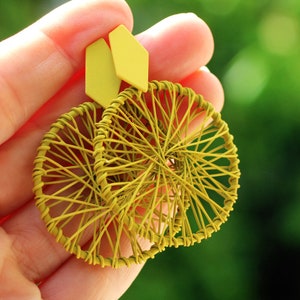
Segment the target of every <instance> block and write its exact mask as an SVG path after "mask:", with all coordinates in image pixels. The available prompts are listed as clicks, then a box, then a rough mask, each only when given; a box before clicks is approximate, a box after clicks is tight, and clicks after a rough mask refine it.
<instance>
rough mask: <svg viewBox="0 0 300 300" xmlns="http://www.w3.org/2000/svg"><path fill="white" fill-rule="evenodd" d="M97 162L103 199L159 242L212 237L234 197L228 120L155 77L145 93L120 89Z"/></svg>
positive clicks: (103, 127)
mask: <svg viewBox="0 0 300 300" xmlns="http://www.w3.org/2000/svg"><path fill="white" fill-rule="evenodd" d="M199 123H200V124H199ZM191 124H194V125H196V124H197V128H194V129H192V130H191ZM95 159H96V162H95V165H94V167H95V173H96V175H97V178H98V182H99V185H100V186H101V189H102V191H103V194H104V197H103V198H104V201H105V202H106V203H108V204H109V203H113V205H112V206H111V207H112V208H113V210H114V212H115V213H119V214H120V213H121V214H122V217H123V220H124V222H125V223H126V224H127V225H128V226H130V227H132V228H133V229H134V230H135V231H136V233H137V234H138V235H141V236H143V237H145V238H147V239H149V240H150V241H151V242H154V243H157V244H158V245H160V246H161V247H165V246H175V247H178V246H180V245H184V246H190V245H192V244H194V243H195V242H200V241H201V240H202V239H204V238H207V237H209V236H210V235H211V234H212V233H213V232H214V231H217V230H218V229H219V228H220V225H221V224H222V223H224V222H225V221H226V220H227V217H228V215H229V213H230V211H231V210H232V206H233V204H234V203H235V201H236V199H237V189H238V187H239V185H238V178H239V175H240V172H239V169H238V158H237V149H236V147H235V145H234V144H233V138H232V136H231V135H230V134H229V131H228V126H227V124H226V123H225V122H224V121H223V120H222V119H221V116H220V114H219V113H217V112H215V111H214V109H213V107H212V106H211V105H210V104H209V103H208V102H206V101H205V100H204V99H203V98H202V97H201V96H200V95H197V94H195V93H194V92H193V91H192V90H191V89H188V88H183V87H182V86H180V85H179V84H173V83H170V82H166V81H165V82H157V81H154V82H151V83H149V89H148V93H142V92H141V91H138V90H136V89H135V88H129V89H127V90H125V91H124V92H122V93H120V94H119V96H118V98H117V99H115V100H114V101H113V102H112V103H111V105H110V107H109V108H108V109H106V110H105V111H104V113H103V118H102V119H101V121H100V122H99V124H98V131H97V135H96V137H95ZM115 178H117V180H115Z"/></svg>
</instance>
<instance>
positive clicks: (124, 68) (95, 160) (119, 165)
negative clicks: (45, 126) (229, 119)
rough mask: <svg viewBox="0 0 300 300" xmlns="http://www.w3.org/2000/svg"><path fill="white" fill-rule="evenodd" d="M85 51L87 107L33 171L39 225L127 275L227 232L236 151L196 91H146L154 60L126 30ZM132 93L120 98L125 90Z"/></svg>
mask: <svg viewBox="0 0 300 300" xmlns="http://www.w3.org/2000/svg"><path fill="white" fill-rule="evenodd" d="M109 42H110V47H109V46H108V44H107V43H106V42H105V40H104V39H100V40H98V41H96V42H95V43H93V44H92V45H90V46H89V47H88V48H87V51H86V93H87V95H89V96H90V97H91V98H92V99H93V100H94V101H93V102H86V103H83V104H82V105H80V106H78V107H76V108H73V109H72V110H71V111H70V112H68V113H65V114H64V115H62V116H61V117H60V118H59V119H58V120H57V121H56V122H55V123H54V124H52V126H51V129H50V130H49V132H48V133H46V134H45V136H44V138H43V140H42V142H41V145H40V147H39V149H38V153H37V156H36V159H35V162H34V165H35V167H34V172H33V179H34V192H35V195H36V204H37V206H38V208H39V209H40V211H41V216H42V219H43V220H44V221H45V223H46V226H47V228H48V230H49V232H51V233H52V234H53V235H55V236H56V239H57V241H58V242H60V243H62V244H63V245H64V247H65V248H66V250H67V251H69V252H70V253H73V254H75V255H76V256H77V257H78V258H82V259H84V260H85V261H87V262H88V263H90V264H99V265H101V266H103V267H104V266H112V267H115V268H117V267H120V266H124V265H126V266H128V265H130V264H132V263H141V262H143V261H146V260H147V259H148V258H153V257H154V256H155V255H156V254H157V253H158V252H161V251H163V250H164V249H165V248H166V247H170V246H174V247H178V246H191V245H193V244H194V243H199V242H200V241H201V240H202V239H205V238H208V237H210V235H211V234H212V233H213V232H214V231H216V230H218V229H219V228H220V225H221V224H222V223H224V222H225V221H226V220H227V218H228V216H229V213H230V211H231V210H232V209H233V204H234V203H235V201H236V199H237V190H238V187H239V184H238V180H239V176H240V171H239V168H238V163H239V160H238V155H237V148H236V146H235V145H234V143H233V137H232V135H231V134H230V133H229V130H228V126H227V124H226V123H225V121H223V120H222V119H221V115H220V114H219V113H217V112H216V111H215V110H214V108H213V107H212V105H211V104H209V103H208V102H207V101H205V100H204V99H203V97H202V96H201V95H198V94H196V93H195V92H194V91H193V90H191V89H189V88H186V87H182V86H181V85H180V84H176V83H171V82H168V81H161V82H159V81H152V82H148V53H147V51H146V50H145V49H144V48H143V47H142V46H141V45H140V44H139V43H138V42H137V41H136V40H135V39H134V37H133V36H132V35H131V33H130V32H129V31H128V30H127V29H126V28H125V27H124V26H123V25H121V26H119V27H117V28H116V29H115V30H114V31H112V32H111V33H110V35H109ZM122 80H123V81H126V82H127V83H129V84H130V85H131V87H129V88H127V89H125V90H124V91H122V92H120V93H119V88H120V83H121V81H122Z"/></svg>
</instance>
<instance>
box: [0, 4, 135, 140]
mask: <svg viewBox="0 0 300 300" xmlns="http://www.w3.org/2000/svg"><path fill="white" fill-rule="evenodd" d="M132 23H133V21H132V14H131V11H130V8H129V7H128V5H127V4H126V2H125V1H122V0H113V1H111V0H98V1H95V0H87V1H70V2H68V3H66V4H65V5H63V6H61V7H59V8H57V9H56V10H54V11H52V12H51V13H49V14H48V15H46V16H45V17H44V18H42V19H41V20H39V21H38V22H36V23H35V24H33V25H31V26H30V27H28V28H27V29H25V30H23V31H21V32H20V33H18V34H16V35H15V36H13V37H11V38H9V39H7V40H5V41H3V42H2V43H1V44H0V65H1V69H0V90H1V94H0V108H1V109H0V120H1V124H0V127H1V131H0V144H1V143H2V142H4V141H5V140H6V139H8V138H9V137H10V136H12V135H13V134H14V132H15V131H16V130H17V129H18V128H19V127H20V126H22V125H23V124H24V123H25V122H26V121H27V120H28V119H29V118H30V116H31V115H32V114H33V113H34V112H35V111H36V110H37V109H38V108H39V107H40V106H42V105H43V104H44V103H45V102H46V101H47V100H48V99H49V98H51V97H52V96H53V95H54V94H55V93H56V92H57V91H58V90H59V89H60V88H61V87H62V86H63V85H64V84H65V83H66V82H67V81H68V80H69V79H70V78H71V77H72V75H74V74H75V73H76V72H77V71H78V70H79V69H80V67H82V65H83V62H84V49H85V47H86V45H88V44H90V43H92V42H93V41H94V40H95V39H98V38H99V37H101V36H102V37H105V36H106V35H107V33H108V32H110V31H111V30H112V29H113V28H115V27H116V26H117V25H119V24H124V25H125V26H126V27H128V28H129V29H130V30H131V28H132ZM20 53H21V55H20Z"/></svg>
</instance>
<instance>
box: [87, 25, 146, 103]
mask: <svg viewBox="0 0 300 300" xmlns="http://www.w3.org/2000/svg"><path fill="white" fill-rule="evenodd" d="M109 41H110V46H111V49H109V47H108V45H107V43H106V42H105V40H104V39H99V40H97V41H96V42H94V43H93V44H91V45H90V46H88V47H87V49H86V85H85V86H86V90H85V92H86V94H87V95H88V96H89V97H90V98H92V99H93V100H94V101H96V102H97V103H99V104H100V105H101V106H102V107H104V108H106V107H108V106H109V104H110V102H111V100H113V99H114V98H116V97H117V95H118V93H119V89H120V85H121V80H123V81H125V82H127V83H129V84H130V85H132V86H134V87H136V88H138V89H140V90H141V91H143V92H146V91H147V88H148V61H149V54H148V52H147V50H146V49H145V48H144V47H143V46H142V45H141V44H140V43H139V42H138V41H137V40H136V39H135V38H134V36H133V35H132V34H131V32H130V31H129V30H128V29H127V28H126V27H125V26H124V25H120V26H118V27H117V28H116V29H115V30H113V31H112V32H111V33H110V34H109Z"/></svg>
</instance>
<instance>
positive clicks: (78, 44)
mask: <svg viewBox="0 0 300 300" xmlns="http://www.w3.org/2000/svg"><path fill="white" fill-rule="evenodd" d="M119 24H123V25H124V26H126V27H127V28H128V29H129V30H130V31H131V30H132V28H133V16H132V12H131V9H130V7H129V5H128V4H127V3H126V1H124V0H85V1H82V0H73V1H69V2H67V3H65V4H64V5H61V6H60V7H58V8H57V9H55V10H53V11H52V12H50V13H49V14H47V15H46V16H45V17H43V18H42V19H40V20H39V21H38V22H36V23H35V24H34V25H33V26H36V25H37V27H38V28H39V29H40V30H41V31H42V32H44V33H45V34H46V35H47V36H48V37H50V38H51V39H52V40H53V41H54V42H55V44H57V45H58V46H60V47H61V48H62V49H63V50H64V51H65V52H66V53H67V54H68V55H69V56H70V57H71V58H74V59H75V60H78V53H82V51H83V50H84V49H85V48H86V46H88V45H89V44H91V43H92V42H94V41H95V40H97V39H99V38H101V37H105V36H107V34H108V33H109V32H110V31H112V30H113V29H114V28H115V27H116V26H117V25H119Z"/></svg>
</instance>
